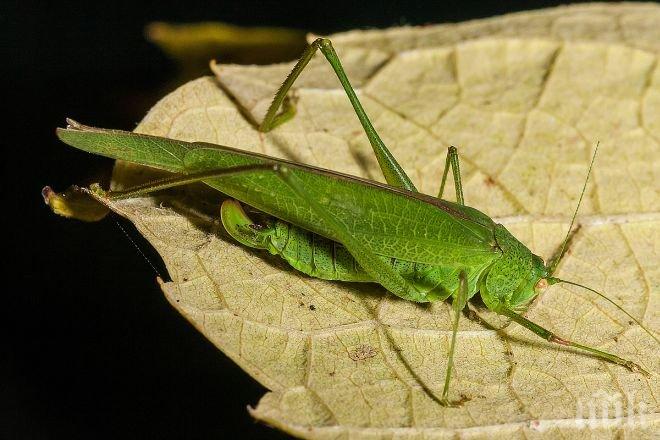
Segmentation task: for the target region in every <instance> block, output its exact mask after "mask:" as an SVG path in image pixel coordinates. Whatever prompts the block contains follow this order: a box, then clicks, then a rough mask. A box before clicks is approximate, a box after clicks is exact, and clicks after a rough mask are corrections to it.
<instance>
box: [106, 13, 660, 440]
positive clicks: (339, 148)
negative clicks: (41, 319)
mask: <svg viewBox="0 0 660 440" xmlns="http://www.w3.org/2000/svg"><path fill="white" fill-rule="evenodd" d="M592 8H593V9H588V8H575V10H576V11H578V12H579V13H576V14H572V15H571V14H569V13H567V10H568V9H566V8H559V9H556V10H549V11H542V12H534V13H529V14H532V15H531V16H532V17H535V20H537V21H538V23H540V24H538V26H539V29H535V30H534V32H532V28H535V26H536V25H534V23H536V22H537V21H534V20H532V21H530V22H525V21H520V20H518V18H519V16H505V17H503V18H500V19H490V20H486V21H482V22H476V23H474V22H472V23H467V24H460V25H451V26H452V28H461V29H462V26H464V27H465V29H468V30H469V29H472V28H476V27H478V26H477V25H479V26H482V28H480V29H481V30H479V31H471V35H476V34H479V35H478V36H480V37H483V36H486V35H488V34H489V33H493V34H496V35H498V37H497V38H485V39H484V38H479V39H476V40H473V41H452V40H446V39H442V38H441V37H438V40H437V44H435V46H433V45H429V44H426V43H427V40H426V39H427V38H428V35H427V33H428V32H429V30H427V29H426V28H421V29H404V30H398V31H383V32H380V33H379V31H370V32H368V33H366V34H364V35H365V36H368V38H369V39H372V40H373V41H374V42H375V43H374V44H373V47H372V46H371V45H365V47H360V48H354V47H350V46H351V44H353V45H357V43H355V42H356V41H359V40H360V34H356V33H350V34H348V35H343V36H341V35H340V36H337V38H336V41H338V42H340V41H344V40H346V41H348V40H350V41H352V43H350V42H349V43H350V44H347V46H345V47H343V46H341V45H339V44H338V46H339V47H338V51H339V53H340V56H343V57H345V58H344V61H345V64H346V66H347V69H348V71H349V76H350V77H351V78H355V79H356V81H355V83H356V84H360V89H359V95H360V98H361V99H362V100H363V103H364V104H365V107H366V109H367V112H368V113H369V115H371V117H372V120H373V121H374V124H375V126H376V128H377V129H378V130H379V132H380V133H381V134H382V136H383V139H384V141H385V143H386V144H387V145H388V146H389V147H390V149H391V150H392V151H393V153H394V155H395V156H396V157H397V158H399V159H400V162H401V163H402V165H403V167H404V168H405V169H406V170H408V171H409V174H410V175H411V178H412V179H413V180H414V182H415V184H416V185H417V186H418V188H421V190H422V191H424V192H427V193H430V194H435V192H436V191H437V189H438V186H439V177H440V174H441V171H442V166H443V164H444V157H445V153H446V147H447V146H448V145H450V144H454V145H457V146H458V147H459V152H460V154H461V159H462V167H463V172H464V188H465V192H466V201H467V202H468V204H470V205H472V206H475V207H476V208H479V209H481V210H483V211H484V212H486V213H487V214H489V215H491V216H493V217H497V219H498V220H500V221H502V222H503V223H505V224H506V225H507V227H508V228H509V229H510V230H511V231H512V232H513V233H514V235H516V236H517V237H518V238H519V239H521V240H522V241H523V242H524V243H526V244H527V245H528V246H529V247H530V248H531V249H532V251H534V252H535V253H537V254H539V255H541V256H543V257H545V258H547V257H549V256H550V255H551V253H552V251H553V249H554V248H555V247H556V246H557V245H558V244H559V243H560V242H561V239H562V237H563V234H564V233H565V231H566V228H567V227H568V222H569V220H570V215H571V213H572V210H573V209H574V207H575V204H576V201H577V197H578V194H579V191H580V188H581V186H582V183H583V179H584V176H585V173H586V169H587V165H588V162H589V159H590V156H591V154H592V151H593V147H594V145H595V143H596V141H597V140H599V141H600V142H601V148H600V150H599V156H598V158H597V161H596V165H595V169H594V175H593V180H592V182H591V184H590V186H589V190H588V192H587V194H586V196H585V202H584V204H583V209H582V211H581V215H580V216H579V222H580V224H582V228H581V229H580V231H579V232H578V234H577V236H576V238H575V241H574V242H573V245H572V246H571V248H570V250H569V254H568V256H567V257H566V258H565V260H564V261H563V262H562V264H561V265H560V267H559V272H558V275H559V276H560V277H562V278H566V279H571V280H575V281H578V282H581V283H585V284H587V285H589V286H591V287H593V288H596V289H600V290H602V291H604V292H605V293H606V294H607V295H609V296H610V297H612V298H613V299H614V300H616V301H619V302H621V303H622V304H623V306H624V307H626V308H627V309H628V310H629V311H631V313H632V314H633V315H634V316H636V317H637V318H639V319H641V320H643V321H644V322H645V323H646V324H647V325H648V326H649V327H650V328H651V329H652V330H653V331H655V332H658V331H660V213H659V212H658V207H659V206H660V185H659V184H658V182H659V181H660V144H659V142H660V122H659V121H660V67H658V62H657V58H658V52H657V47H655V46H654V44H653V42H654V41H655V42H656V43H657V41H658V39H657V38H656V37H655V36H653V35H656V34H652V32H653V30H652V29H658V28H659V27H660V13H659V10H660V9H659V8H658V7H649V6H638V5H637V6H635V5H633V6H618V5H617V7H616V8H615V7H612V8H609V7H605V6H601V5H597V6H592ZM617 8H619V9H617ZM517 17H518V18H517ZM611 17H616V22H617V23H619V24H621V23H630V22H632V21H634V20H640V21H641V22H643V23H647V24H648V23H649V22H652V23H655V24H654V26H651V25H649V26H647V28H645V29H647V30H648V32H649V33H648V34H646V33H645V34H644V35H646V36H647V37H648V38H647V39H646V40H645V39H644V38H642V37H639V38H638V36H636V35H635V32H636V30H639V28H638V26H633V25H631V26H630V27H626V26H623V27H622V26H618V27H617V31H616V32H611V33H605V31H603V32H601V33H600V34H599V33H598V32H595V31H589V32H588V35H590V36H591V37H592V38H589V39H590V40H592V41H568V40H572V39H573V38H568V39H567V38H560V37H562V36H563V35H565V34H566V32H568V30H570V29H573V30H574V31H575V32H577V30H576V29H580V26H577V27H575V26H568V25H567V24H566V23H578V24H579V23H585V24H584V26H583V27H584V28H585V29H593V28H594V26H595V24H594V23H596V24H598V23H601V22H609V21H608V20H610V18H611ZM498 20H502V21H506V20H509V21H512V22H516V23H519V26H518V28H517V29H518V31H517V32H509V33H508V35H519V36H521V37H522V38H500V36H501V35H503V33H502V32H499V31H497V32H496V30H497V29H500V30H501V29H508V26H500V24H501V23H500V22H499V21H498ZM516 20H518V21H516ZM480 23H481V24H480ZM524 23H526V24H525V26H523V24H524ZM438 29H442V28H438ZM562 29H563V30H564V32H559V30H562ZM603 29H606V27H603ZM543 30H545V32H543ZM491 31H492V32H491ZM415 32H417V33H418V36H417V37H416V36H415ZM585 32H586V31H585ZM440 34H442V32H439V34H438V35H440ZM468 34H470V33H469V32H467V31H466V32H465V33H464V34H463V35H468ZM529 36H532V37H534V38H528V37H529ZM539 37H544V38H539ZM624 37H625V38H624ZM465 39H467V37H466V38H460V39H459V40H465ZM578 39H579V38H578ZM640 41H642V42H643V41H646V43H644V44H641V43H639V42H640ZM376 42H380V43H378V44H376ZM383 42H385V43H383ZM421 42H424V43H423V44H422V43H421ZM631 42H632V43H635V44H632V43H631ZM637 43H639V44H637ZM383 46H387V47H386V48H387V50H385V49H383ZM422 46H423V47H422ZM418 47H421V48H418ZM402 49H410V50H406V51H404V52H399V51H400V50H402ZM315 63H316V64H315V67H313V69H312V70H311V71H310V72H309V73H304V74H303V76H302V77H301V83H300V87H297V88H296V90H295V96H296V105H297V108H298V113H297V116H296V117H295V118H294V119H293V120H292V121H290V122H288V123H286V124H284V125H282V126H280V127H278V128H277V129H276V130H274V131H273V132H271V133H269V134H260V133H258V132H257V131H256V130H255V129H254V127H253V126H252V125H251V124H250V123H249V122H248V119H250V118H253V119H257V120H258V119H259V118H260V117H261V116H262V115H263V112H264V111H265V108H266V106H267V104H268V99H269V98H270V97H271V96H272V92H273V90H274V88H275V87H277V85H278V84H279V83H281V81H282V79H283V77H284V75H286V73H287V70H288V68H289V67H288V66H267V67H259V68H257V67H243V68H240V67H235V66H229V67H223V66H216V72H217V73H218V74H219V81H221V82H222V87H220V86H219V84H218V80H216V79H213V78H200V79H198V80H195V81H192V82H190V83H188V84H186V85H184V86H183V87H181V88H179V89H178V90H176V91H175V92H173V93H171V94H170V95H168V96H167V97H165V98H164V99H163V100H161V101H160V102H159V103H158V104H157V105H156V106H155V107H154V108H153V109H152V110H151V111H150V113H149V114H148V115H147V116H146V117H145V119H144V120H143V121H142V123H141V124H140V125H139V126H138V128H137V129H136V131H138V132H142V133H150V134H154V135H160V136H168V137H173V138H177V139H182V140H189V141H206V142H213V143H219V144H224V145H229V146H232V147H238V148H242V149H245V150H250V151H257V152H262V153H266V154H271V155H275V156H280V157H285V158H289V159H294V160H297V161H300V162H305V163H310V164H315V165H320V166H324V167H327V168H332V169H336V170H340V171H344V172H349V173H352V174H355V175H360V176H366V177H370V178H374V179H379V180H382V177H381V176H380V175H379V173H378V168H377V165H376V163H375V160H373V159H372V158H371V152H370V147H369V145H368V142H367V141H366V137H365V136H364V135H363V133H362V131H361V128H360V126H359V124H358V122H357V118H356V117H355V116H354V114H353V112H352V111H351V109H350V105H349V103H348V100H347V99H346V97H345V95H344V94H343V91H342V90H341V89H339V87H338V83H337V82H336V79H335V78H334V77H333V76H332V73H331V72H330V69H329V68H328V67H327V66H326V65H324V64H323V63H321V62H320V61H318V60H317V61H315ZM317 75H318V76H317ZM246 115H247V117H246ZM144 174H145V171H144V170H143V169H136V167H133V166H130V165H127V164H125V163H119V164H118V166H117V169H116V176H115V177H116V179H115V182H114V185H115V186H126V185H128V184H130V182H134V181H137V180H144V179H145V175H144ZM452 192H453V189H452V188H450V192H449V194H452ZM220 200H221V196H220V195H218V194H215V193H213V192H212V191H210V190H205V189H200V188H197V187H196V188H187V189H183V190H179V191H176V192H172V193H168V194H164V195H159V196H158V197H154V198H138V199H132V200H126V201H122V202H119V203H115V204H113V209H115V210H116V211H117V212H119V213H120V214H122V215H124V216H126V217H127V218H129V219H130V220H131V221H133V222H134V223H135V225H136V226H137V228H138V229H139V230H140V232H141V233H142V234H144V235H145V237H146V238H147V239H148V240H149V241H150V242H151V243H152V244H153V245H154V246H155V248H156V249H157V250H158V252H159V253H160V255H161V256H162V257H163V259H164V261H165V263H166V265H167V268H168V271H169V274H170V276H171V278H172V281H171V282H168V283H165V284H164V285H163V290H164V292H165V294H166V296H167V298H168V299H169V301H170V302H171V303H172V305H173V306H174V307H176V308H177V310H179V311H180V312H181V313H182V314H183V315H184V316H185V317H186V318H187V319H188V320H190V322H191V323H192V324H193V325H195V327H197V328H198V329H199V330H200V331H201V332H202V333H203V334H204V335H205V336H206V337H207V338H209V339H210V340H211V341H212V342H213V343H214V344H215V345H216V346H217V347H218V348H220V349H221V350H222V351H223V352H224V353H225V354H226V355H228V356H229V357H231V358H232V359H233V360H234V361H235V362H237V363H238V364H239V365H240V366H241V367H242V368H243V369H244V370H245V371H246V372H248V373H249V374H250V375H252V376H253V377H255V378H256V379H257V380H258V381H259V382H261V383H262V384H264V385H265V386H266V387H267V388H269V389H270V390H271V392H269V393H268V394H266V395H265V396H264V397H263V399H262V400H261V401H260V402H259V404H258V406H257V407H256V408H254V409H251V413H252V414H253V416H254V417H256V418H257V419H260V420H262V421H265V422H267V423H270V424H273V425H275V426H277V427H279V428H280V429H283V430H286V431H288V432H290V433H292V434H294V435H297V436H301V437H307V438H333V439H334V438H380V437H386V438H402V439H403V438H405V439H409V438H410V439H412V438H415V439H417V438H420V439H421V438H455V436H456V435H457V434H458V435H461V436H463V437H466V438H541V437H543V438H555V437H558V436H564V437H570V438H615V437H620V436H625V437H626V438H627V437H629V436H630V437H634V438H651V437H652V436H653V435H654V433H657V431H658V429H659V426H658V425H659V418H658V416H657V410H658V400H659V399H660V384H659V382H658V374H659V373H660V359H659V357H658V348H657V344H656V343H655V342H654V341H653V340H652V339H651V338H650V337H649V336H648V335H647V334H646V333H644V332H643V331H642V330H641V329H640V328H639V327H637V326H635V325H631V324H630V323H629V322H628V319H626V317H625V316H623V315H622V314H621V313H619V312H617V311H616V310H615V309H613V308H612V307H611V306H609V305H608V304H607V303H605V302H604V301H602V300H600V299H598V298H596V297H594V296H593V295H591V294H590V293H588V292H586V291H584V290H581V289H578V288H570V289H569V288H564V287H561V286H553V287H551V288H549V289H548V290H546V291H545V292H544V293H543V294H542V295H541V297H540V298H539V299H538V300H537V301H536V302H535V304H534V305H533V306H532V307H531V309H530V311H529V313H528V317H529V318H530V319H533V320H535V321H536V322H538V323H539V324H541V325H544V326H546V327H548V328H550V329H552V330H553V331H556V332H557V333H558V334H560V335H563V336H566V337H570V338H574V339H576V340H579V341H581V342H584V343H587V344H592V345H595V346H597V347H601V348H603V349H607V350H609V351H612V352H614V353H617V354H619V355H621V356H624V357H628V358H630V359H632V360H633V361H635V362H638V363H640V364H641V365H642V366H643V367H644V368H645V369H647V370H649V371H651V377H645V376H642V375H640V374H634V373H631V372H629V371H627V370H625V369H623V368H622V367H618V366H615V365H610V364H606V363H603V362H600V361H597V360H594V359H593V358H590V357H588V356H585V355H583V354H579V353H577V352H574V351H571V350H567V349H563V348H558V347H554V346H551V345H550V344H549V343H546V342H544V341H542V340H540V339H538V338H536V337H535V336H534V335H531V334H530V333H529V332H527V331H526V330H524V329H521V328H519V327H516V326H515V325H510V326H508V327H506V328H505V329H504V330H501V331H495V330H492V329H489V328H488V327H487V326H485V325H484V324H482V323H479V322H477V321H472V320H468V319H463V320H462V321H461V325H460V330H459V336H458V347H457V353H456V358H455V364H456V375H455V378H454V381H453V383H452V394H453V396H454V398H458V397H459V396H461V397H463V398H464V399H465V400H466V401H465V403H464V404H463V405H462V406H461V407H459V408H444V407H441V406H439V405H438V404H437V403H436V401H435V400H434V396H439V395H440V394H441V391H442V385H443V378H444V376H443V374H444V370H445V367H446V352H447V348H448V344H449V336H450V324H449V323H450V318H449V307H448V306H447V305H446V304H444V303H440V304H433V305H431V306H428V307H423V306H419V305H415V304H413V303H410V302H406V301H402V300H399V299H396V298H394V297H392V296H391V295H385V294H384V292H383V290H382V289H380V288H378V287H377V286H373V285H351V284H342V283H331V282H325V281H321V280H315V279H310V278H308V277H305V276H302V275H299V274H297V273H296V272H294V271H293V270H292V269H290V268H289V267H288V266H287V265H286V264H284V263H283V262H281V261H280V260H278V259H277V258H274V257H271V256H269V255H266V254H264V253H260V252H253V251H251V250H246V249H244V248H242V247H241V246H239V245H237V244H236V243H234V242H233V241H232V240H231V239H229V238H227V236H226V234H225V233H224V232H223V230H222V227H221V226H219V223H218V221H217V215H218V209H219V204H218V203H219V201H220ZM211 404H212V403H211ZM603 408H607V411H608V412H607V413H606V414H605V413H603ZM592 409H593V410H594V411H597V415H598V417H604V418H605V419H604V420H601V421H600V422H599V423H598V424H595V425H592V426H590V425H589V424H588V420H584V419H585V418H588V417H589V411H590V410H592Z"/></svg>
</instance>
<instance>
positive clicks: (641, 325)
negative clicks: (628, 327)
mask: <svg viewBox="0 0 660 440" xmlns="http://www.w3.org/2000/svg"><path fill="white" fill-rule="evenodd" d="M548 283H549V284H556V283H564V284H570V285H571V286H577V287H582V288H583V289H587V290H588V291H590V292H593V293H595V294H596V295H598V296H600V297H601V298H603V299H605V300H607V301H608V302H609V303H610V304H612V305H614V307H616V308H617V309H619V310H621V311H622V312H623V313H625V314H626V315H627V316H628V318H630V319H632V320H633V321H635V323H637V325H639V326H640V327H641V328H643V329H644V331H645V332H646V333H648V334H649V335H651V337H652V338H653V339H655V342H657V343H658V344H660V340H659V339H658V338H657V336H655V335H654V334H653V333H652V332H651V330H649V329H648V328H646V326H645V325H644V324H642V323H641V322H640V321H639V320H638V319H637V318H635V317H634V316H632V315H631V314H630V313H628V312H627V311H626V309H624V308H623V307H621V306H620V305H619V304H617V303H616V302H614V301H612V300H611V299H609V298H608V297H607V296H605V295H604V294H602V293H600V292H598V291H597V290H594V289H592V288H591V287H587V286H584V285H582V284H578V283H574V282H573V281H566V280H562V279H559V278H554V277H551V278H548Z"/></svg>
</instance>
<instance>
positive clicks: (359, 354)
mask: <svg viewBox="0 0 660 440" xmlns="http://www.w3.org/2000/svg"><path fill="white" fill-rule="evenodd" d="M377 354H378V352H377V351H376V349H375V348H373V347H372V346H371V345H367V344H360V345H358V346H357V347H356V348H355V350H353V351H351V352H349V353H348V357H349V358H351V359H352V360H354V361H356V362H357V361H363V360H365V359H369V358H372V357H374V356H376V355H377Z"/></svg>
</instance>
